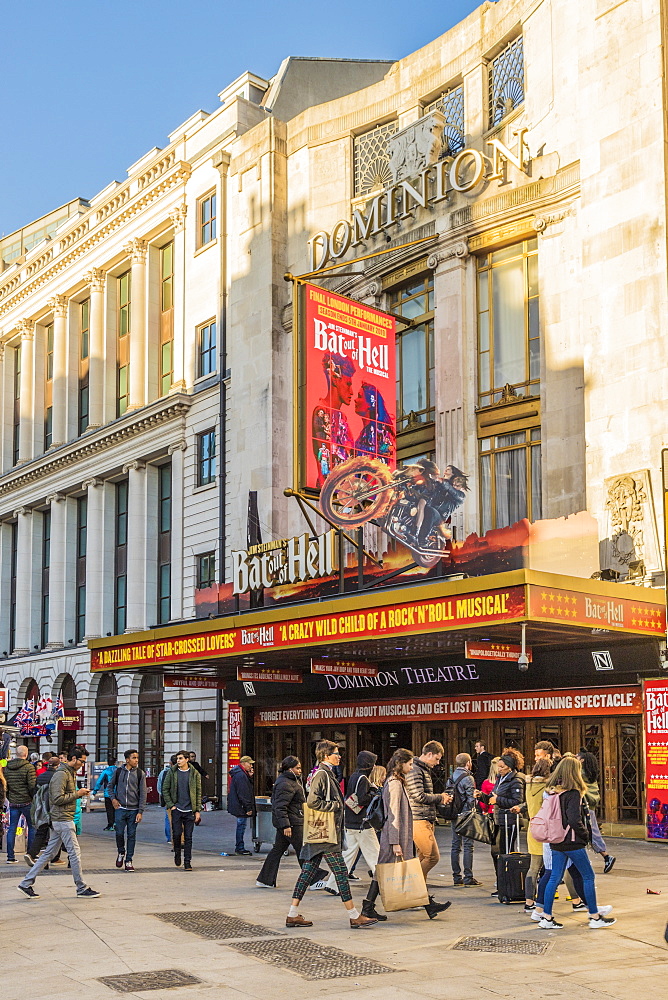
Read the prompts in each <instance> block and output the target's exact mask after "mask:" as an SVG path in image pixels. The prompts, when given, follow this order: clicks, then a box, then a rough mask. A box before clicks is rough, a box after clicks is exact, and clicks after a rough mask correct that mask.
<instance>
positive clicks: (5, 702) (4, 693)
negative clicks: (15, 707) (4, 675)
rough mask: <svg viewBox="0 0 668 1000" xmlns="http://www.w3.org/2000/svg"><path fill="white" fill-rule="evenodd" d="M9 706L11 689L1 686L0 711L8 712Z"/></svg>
mask: <svg viewBox="0 0 668 1000" xmlns="http://www.w3.org/2000/svg"><path fill="white" fill-rule="evenodd" d="M8 708H9V691H8V690H7V688H3V687H0V712H6V711H7V710H8Z"/></svg>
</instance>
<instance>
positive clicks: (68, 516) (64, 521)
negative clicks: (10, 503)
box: [46, 493, 76, 649]
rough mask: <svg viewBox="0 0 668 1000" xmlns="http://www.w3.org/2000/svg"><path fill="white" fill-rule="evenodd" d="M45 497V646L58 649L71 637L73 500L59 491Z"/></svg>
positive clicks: (72, 629) (74, 544) (74, 512)
mask: <svg viewBox="0 0 668 1000" xmlns="http://www.w3.org/2000/svg"><path fill="white" fill-rule="evenodd" d="M46 500H47V503H50V504H51V552H50V556H51V562H50V568H49V641H48V643H47V649H62V647H63V646H69V645H70V643H69V640H70V639H74V638H75V614H76V502H75V501H74V500H72V499H69V498H68V497H66V496H64V495H63V494H62V493H51V494H50V495H49V496H48V497H47V498H46Z"/></svg>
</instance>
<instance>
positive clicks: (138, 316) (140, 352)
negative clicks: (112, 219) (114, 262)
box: [124, 240, 148, 410]
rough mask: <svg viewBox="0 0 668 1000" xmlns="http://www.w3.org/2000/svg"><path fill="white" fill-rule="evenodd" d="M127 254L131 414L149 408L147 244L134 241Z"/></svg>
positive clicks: (129, 245)
mask: <svg viewBox="0 0 668 1000" xmlns="http://www.w3.org/2000/svg"><path fill="white" fill-rule="evenodd" d="M124 249H125V251H126V253H128V254H129V255H130V258H131V261H132V290H131V306H130V398H129V402H128V409H129V410H137V409H139V408H140V407H142V406H145V405H146V251H147V249H148V247H147V244H146V242H145V241H144V240H131V241H130V243H128V244H127V246H125V248H124Z"/></svg>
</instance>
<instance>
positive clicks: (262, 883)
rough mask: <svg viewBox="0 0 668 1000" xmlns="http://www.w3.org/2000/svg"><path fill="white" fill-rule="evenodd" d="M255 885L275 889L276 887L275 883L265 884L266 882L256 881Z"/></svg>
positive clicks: (260, 887) (259, 887)
mask: <svg viewBox="0 0 668 1000" xmlns="http://www.w3.org/2000/svg"><path fill="white" fill-rule="evenodd" d="M255 886H256V888H258V889H275V888H276V886H275V885H267V883H266V882H256V883H255Z"/></svg>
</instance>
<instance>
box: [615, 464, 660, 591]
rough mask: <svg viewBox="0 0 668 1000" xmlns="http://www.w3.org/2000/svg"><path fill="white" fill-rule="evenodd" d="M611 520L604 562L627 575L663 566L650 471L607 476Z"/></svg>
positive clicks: (641, 573) (637, 574) (642, 572)
mask: <svg viewBox="0 0 668 1000" xmlns="http://www.w3.org/2000/svg"><path fill="white" fill-rule="evenodd" d="M605 486H606V500H605V506H606V509H607V511H608V517H609V524H608V531H607V538H606V539H605V541H604V542H603V544H602V552H601V555H602V559H601V565H602V568H603V569H611V570H614V571H615V572H617V573H619V574H621V575H622V576H627V575H629V574H631V575H633V576H644V575H645V574H646V573H647V572H649V571H651V570H657V569H659V568H660V558H659V545H658V537H657V530H656V518H655V514H654V504H653V502H652V491H651V482H650V478H649V471H648V470H647V469H643V470H641V471H639V472H630V473H626V474H625V475H621V476H614V477H613V478H611V479H606V480H605Z"/></svg>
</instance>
